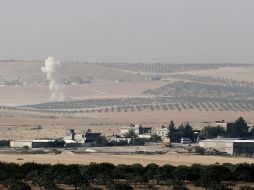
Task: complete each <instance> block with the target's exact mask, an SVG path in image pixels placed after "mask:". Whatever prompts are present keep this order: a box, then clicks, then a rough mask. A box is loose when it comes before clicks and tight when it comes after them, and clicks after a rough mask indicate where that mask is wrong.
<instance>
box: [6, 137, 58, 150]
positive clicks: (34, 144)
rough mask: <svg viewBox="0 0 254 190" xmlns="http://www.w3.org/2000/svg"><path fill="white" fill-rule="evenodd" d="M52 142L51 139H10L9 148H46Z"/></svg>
mask: <svg viewBox="0 0 254 190" xmlns="http://www.w3.org/2000/svg"><path fill="white" fill-rule="evenodd" d="M54 142H55V140H53V139H49V140H48V139H35V140H12V141H10V147H11V148H23V147H29V148H47V147H51V146H52V143H54Z"/></svg>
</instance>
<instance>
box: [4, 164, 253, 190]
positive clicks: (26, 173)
mask: <svg viewBox="0 0 254 190" xmlns="http://www.w3.org/2000/svg"><path fill="white" fill-rule="evenodd" d="M253 172H254V165H253V164H246V163H245V164H238V165H232V164H223V165H218V164H215V165H209V166H204V165H199V164H194V165H192V166H190V167H188V166H178V167H175V166H172V165H164V166H158V165H156V164H149V165H147V166H145V167H144V166H142V165H140V164H133V165H118V166H115V165H113V164H110V163H100V164H96V163H91V164H90V165H62V164H56V165H45V164H36V163H25V164H23V165H18V164H13V163H0V183H1V184H2V185H3V186H4V187H6V189H9V190H29V189H31V187H30V186H31V185H32V186H37V187H39V188H42V189H46V190H55V189H65V188H64V187H67V186H68V187H72V188H73V189H80V190H81V189H83V190H85V189H100V188H99V187H103V188H104V189H105V188H106V189H110V190H121V189H123V190H125V189H126V190H128V189H135V187H137V185H143V187H144V188H145V189H156V187H158V185H159V186H161V187H162V186H165V187H170V188H172V189H187V187H186V184H193V185H194V186H199V187H203V188H206V189H211V190H212V189H230V187H233V186H234V184H235V183H239V182H242V183H247V182H254V175H253ZM242 189H243V188H242ZM245 189H251V188H248V187H245Z"/></svg>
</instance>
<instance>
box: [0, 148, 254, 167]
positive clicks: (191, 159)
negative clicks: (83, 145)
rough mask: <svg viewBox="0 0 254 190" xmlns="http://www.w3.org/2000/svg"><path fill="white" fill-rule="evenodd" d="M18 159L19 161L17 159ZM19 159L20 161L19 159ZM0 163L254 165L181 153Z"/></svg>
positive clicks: (6, 158) (8, 157)
mask: <svg viewBox="0 0 254 190" xmlns="http://www.w3.org/2000/svg"><path fill="white" fill-rule="evenodd" d="M18 158H19V159H18ZM20 158H21V159H20ZM0 161H3V162H15V163H25V162H36V163H50V164H57V163H63V164H74V163H75V164H89V163H91V162H96V163H102V162H109V163H113V164H116V165H118V164H134V163H140V164H142V165H147V164H149V163H156V164H158V165H165V164H171V165H176V166H177V165H188V166H189V165H191V164H194V163H199V164H204V165H209V164H215V163H232V164H237V163H243V162H246V163H254V159H252V158H245V157H223V156H200V155H190V154H181V153H175V152H174V153H167V154H162V155H161V154H159V155H136V154H135V155H116V154H107V153H104V154H102V153H88V154H75V153H72V152H69V151H64V152H63V153H62V154H57V155H55V154H3V153H0Z"/></svg>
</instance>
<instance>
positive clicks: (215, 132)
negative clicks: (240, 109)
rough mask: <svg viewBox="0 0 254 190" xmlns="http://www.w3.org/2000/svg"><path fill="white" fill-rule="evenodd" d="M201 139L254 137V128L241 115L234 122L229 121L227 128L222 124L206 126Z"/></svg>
mask: <svg viewBox="0 0 254 190" xmlns="http://www.w3.org/2000/svg"><path fill="white" fill-rule="evenodd" d="M199 136H200V139H207V138H216V137H218V136H220V137H228V138H254V128H253V127H252V128H250V127H249V126H248V125H247V122H246V121H245V120H244V118H242V117H240V118H238V119H237V120H236V121H235V122H233V123H228V126H227V128H223V127H220V126H217V127H211V126H207V127H204V128H203V129H202V130H201V132H200V135H199Z"/></svg>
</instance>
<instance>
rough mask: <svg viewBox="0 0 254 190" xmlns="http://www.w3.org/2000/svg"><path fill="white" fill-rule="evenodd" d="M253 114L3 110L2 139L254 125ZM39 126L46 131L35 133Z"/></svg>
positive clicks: (1, 120) (0, 124) (0, 113)
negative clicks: (172, 125)
mask: <svg viewBox="0 0 254 190" xmlns="http://www.w3.org/2000/svg"><path fill="white" fill-rule="evenodd" d="M253 114H254V113H253V112H234V111H213V112H212V111H210V112H209V111H208V112H206V111H199V110H195V109H193V110H189V111H188V112H187V111H178V110H174V111H169V110H168V111H164V110H154V111H151V110H145V111H142V112H127V113H126V112H120V113H118V112H116V113H112V112H107V113H105V112H102V113H98V112H91V113H85V112H83V113H75V114H74V113H73V114H70V113H69V114H53V113H45V112H35V111H19V110H0V128H1V133H0V139H27V138H45V137H48V138H59V137H63V135H64V133H65V130H66V129H67V128H74V129H76V130H78V131H81V130H83V131H85V130H87V129H92V130H93V131H95V132H102V133H103V134H105V135H112V134H113V133H119V129H120V127H122V126H124V125H129V124H131V123H140V124H143V125H144V126H151V127H154V128H158V127H160V126H161V125H167V124H168V123H169V122H170V120H174V121H175V122H176V124H180V123H181V122H186V121H189V122H190V124H191V125H192V126H193V127H194V128H199V129H200V128H202V127H204V126H206V125H208V122H213V121H215V120H221V119H225V120H227V121H234V120H235V119H236V118H238V117H240V116H243V117H244V118H245V119H246V120H247V121H248V122H249V123H254V120H253ZM37 125H41V126H42V129H41V130H40V131H39V132H38V131H37V130H33V129H32V128H34V127H35V126H37Z"/></svg>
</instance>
